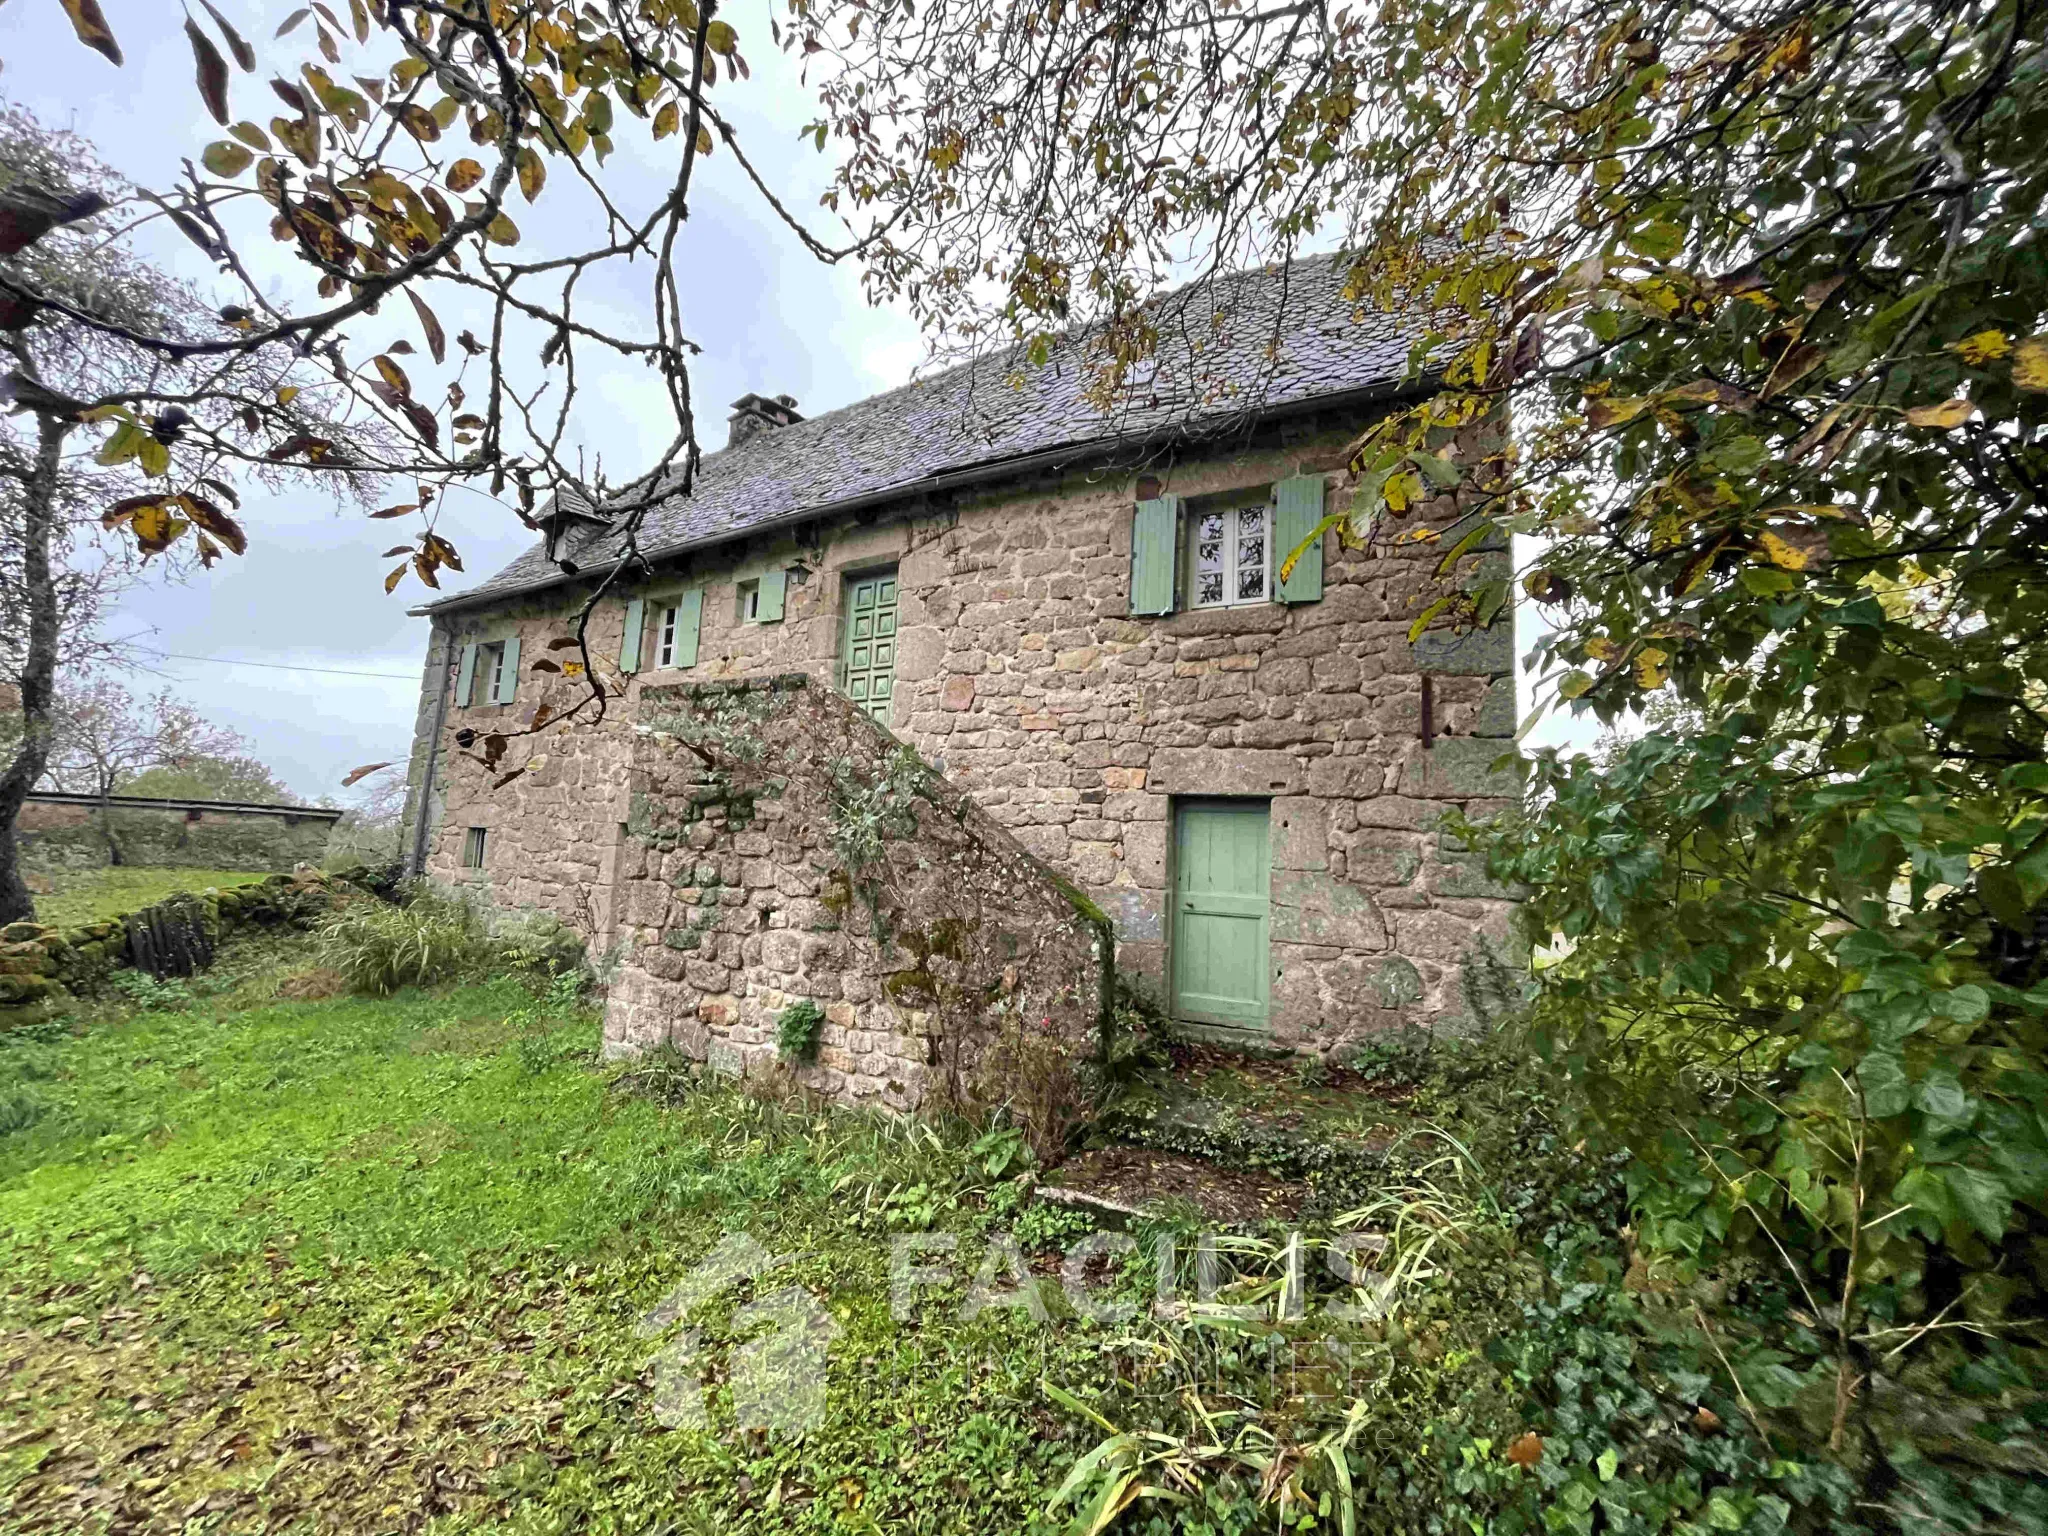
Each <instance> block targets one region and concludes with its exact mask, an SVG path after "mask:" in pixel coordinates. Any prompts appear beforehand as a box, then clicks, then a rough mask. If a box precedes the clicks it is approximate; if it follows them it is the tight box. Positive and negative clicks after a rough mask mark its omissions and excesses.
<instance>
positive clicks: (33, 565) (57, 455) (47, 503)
mask: <svg viewBox="0 0 2048 1536" xmlns="http://www.w3.org/2000/svg"><path fill="white" fill-rule="evenodd" d="M70 431H71V423H70V422H68V421H64V420H61V419H60V418H58V417H56V416H50V415H38V416H37V418H36V462H35V470H34V472H33V473H32V474H31V475H30V477H29V480H28V483H27V485H26V486H25V487H24V490H23V501H24V503H25V505H24V506H23V508H22V543H23V549H22V552H21V569H22V580H23V584H24V585H25V586H26V587H27V589H28V647H27V650H26V652H25V653H24V655H23V658H22V668H21V677H20V679H19V681H20V684H21V744H20V746H19V747H18V748H17V749H16V751H15V754H14V761H13V762H11V763H9V764H8V765H7V769H6V771H5V772H4V773H0V923H13V922H20V921H22V920H24V919H28V918H33V917H34V916H35V915H36V904H35V898H33V897H32V896H30V895H29V893H28V884H27V882H26V881H24V880H23V879H22V877H21V853H20V849H19V847H18V846H17V844H16V842H15V837H14V824H15V822H16V821H18V820H19V819H20V816H21V807H22V804H23V802H25V801H26V800H27V799H28V792H29V791H30V790H31V789H33V788H34V787H35V783H36V780H38V779H40V778H41V777H42V776H43V767H44V765H45V764H46V763H48V761H49V759H50V734H51V728H52V726H53V724H54V719H53V716H54V713H55V711H54V708H53V705H54V702H55V695H56V684H57V583H56V581H55V579H54V578H53V577H52V576H51V574H50V545H51V543H52V541H53V539H54V537H55V533H56V524H57V475H58V472H59V470H60V469H61V467H62V462H63V451H64V439H65V437H66V436H67V435H68V434H69V433H70Z"/></svg>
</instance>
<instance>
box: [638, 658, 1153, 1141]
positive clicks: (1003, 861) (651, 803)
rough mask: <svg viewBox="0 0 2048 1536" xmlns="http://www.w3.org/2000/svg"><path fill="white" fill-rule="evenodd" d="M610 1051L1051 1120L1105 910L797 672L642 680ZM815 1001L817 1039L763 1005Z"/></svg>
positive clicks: (1061, 1109) (1087, 1021) (1089, 1019)
mask: <svg viewBox="0 0 2048 1536" xmlns="http://www.w3.org/2000/svg"><path fill="white" fill-rule="evenodd" d="M640 707H641V734H640V736H639V738H638V741H637V743H636V750H635V752H634V755H633V766H632V770H631V777H630V785H631V794H632V813H631V816H630V819H629V822H628V833H627V843H626V848H625V851H624V853H623V855H622V857H621V859H620V861H619V866H618V870H617V880H618V892H619V894H618V917H619V922H620V924H621V933H622V936H623V964H622V966H621V969H620V972H619V975H618V978H617V980H616V981H615V983H614V984H613V986H612V989H611V994H610V998H609V1001H608V1005H607V1009H606V1014H605V1044H606V1048H607V1050H608V1051H610V1052H612V1053H614V1054H618V1053H637V1052H640V1051H644V1050H647V1049H649V1048H652V1047H655V1046H659V1045H664V1044H666V1045H671V1046H674V1047H676V1048H677V1049H679V1050H681V1051H682V1052H684V1053H685V1054H687V1055H689V1056H691V1057H693V1058H695V1059H697V1060H701V1061H707V1062H708V1063H709V1064H710V1065H711V1066H712V1067H713V1068H714V1069H715V1070H719V1071H722V1072H725V1073H728V1074H732V1075H740V1074H747V1075H756V1076H758V1075H762V1074H765V1073H769V1072H772V1071H775V1070H777V1069H778V1061H779V1060H780V1065H781V1068H782V1069H785V1070H789V1071H791V1072H793V1073H794V1075H795V1076H796V1078H797V1079H798V1080H799V1081H802V1082H804V1083H806V1084H807V1085H809V1086H811V1087H814V1088H816V1089H818V1090H819V1091H821V1092H824V1093H826V1094H829V1095H831V1096H832V1097H835V1098H838V1099H840V1100H843V1101H846V1102H849V1103H856V1104H858V1103H870V1102H872V1103H879V1104H883V1105H886V1106H888V1107H890V1108H893V1109H899V1110H908V1109H914V1108H917V1107H919V1106H920V1105H925V1104H929V1103H932V1102H934V1101H935V1099H936V1100H943V1101H944V1102H946V1103H949V1104H954V1105H960V1106H967V1105H974V1104H987V1103H994V1102H1009V1103H1011V1104H1012V1106H1013V1108H1015V1109H1017V1110H1018V1112H1019V1114H1020V1116H1021V1117H1022V1118H1023V1119H1024V1120H1025V1121H1026V1122H1027V1123H1029V1124H1032V1125H1033V1126H1034V1127H1035V1128H1039V1129H1042V1130H1044V1131H1045V1132H1046V1134H1047V1139H1048V1143H1049V1144H1056V1143H1057V1141H1058V1135H1057V1129H1058V1125H1057V1122H1058V1121H1059V1120H1060V1119H1061V1117H1062V1116H1064V1115H1065V1114H1067V1113H1070V1112H1071V1111H1072V1110H1073V1109H1074V1108H1075V1107H1077V1106H1078V1104H1079V1102H1080V1101H1081V1100H1082V1098H1083V1097H1084V1096H1085V1095H1084V1094H1083V1093H1082V1091H1081V1090H1080V1089H1079V1087H1078V1073H1079V1071H1080V1070H1081V1068H1082V1065H1083V1063H1084V1062H1085V1061H1086V1060H1087V1059H1089V1058H1092V1057H1094V1056H1096V1055H1097V1054H1098V1046H1099V1041H1100V1032H1101V1028H1102V1024H1103V1021H1104V1019H1105V1017H1106V1015H1107V1011H1108V1005H1109V988H1110V974H1111V962H1110V954H1109V951H1110V945H1111V942H1112V941H1111V936H1110V932H1109V924H1108V921H1107V920H1106V919H1105V918H1104V917H1103V916H1102V914H1101V913H1100V912H1099V911H1098V910H1097V909H1096V908H1095V907H1094V905H1093V904H1092V903H1090V902H1089V901H1088V900H1087V898H1086V897H1084V896H1082V895H1081V894H1080V893H1079V892H1078V891H1076V890H1075V889H1073V887H1071V886H1070V885H1068V884H1067V883H1066V882H1064V881H1062V880H1060V879H1058V878H1057V877H1056V876H1054V875H1053V874H1051V872H1050V871H1048V870H1046V869H1045V868H1043V867H1042V866H1041V865H1039V864H1038V863H1037V861H1036V860H1034V859H1033V858H1032V857H1031V856H1030V855H1029V854H1028V853H1026V852H1025V851H1024V849H1023V847H1022V846H1021V845H1019V844H1018V842H1017V841H1016V840H1015V839H1014V838H1012V837H1011V836H1010V835H1009V834H1008V833H1006V832H1004V831H1003V830H1002V829H1001V828H1000V827H999V826H997V825H996V824H995V822H994V821H992V820H991V819H990V818H989V817H988V815H987V814H986V813H985V812H983V811H982V810H981V809H980V808H979V807H978V806H977V805H975V803H974V802H973V801H971V800H969V799H967V798H966V797H965V796H963V795H962V794H961V793H960V792H959V791H958V790H957V789H955V788H954V787H953V786H951V785H948V784H947V783H946V782H945V781H944V780H943V779H941V778H940V777H939V776H938V775H937V774H936V773H934V772H932V770H931V769H930V768H929V766H928V765H926V764H924V763H923V762H921V761H920V760H919V759H918V758H917V756H916V754H915V753H913V752H912V751H910V749H909V748H907V747H906V746H904V745H903V744H902V743H901V742H898V741H897V740H895V739H894V738H893V737H891V736H890V735H889V734H888V733H887V732H885V731H883V730H882V729H880V728H879V727H878V726H876V725H875V723H874V722H873V721H872V720H870V719H869V718H868V717H867V716H866V715H864V714H862V713H860V712H859V711H858V710H857V709H855V708H854V707H853V706H852V705H851V704H849V703H848V702H847V701H846V700H844V699H842V698H840V697H839V696H838V695H837V694H834V693H832V692H831V691H830V690H828V689H823V688H819V687H817V686H815V685H814V684H813V683H812V682H811V680H810V679H809V678H807V677H805V676H804V675H803V674H801V673H798V674H795V675H793V676H785V677H779V678H761V679H755V680H753V681H752V682H743V683H722V684H721V683H704V684H697V685H690V686H686V687H682V688H673V689H665V690H660V691H657V692H650V693H646V694H643V695H642V696H641V700H640ZM804 1000H808V1001H810V1002H811V1003H813V1004H815V1005H816V1006H817V1007H818V1008H819V1009H821V1010H822V1012H823V1023H822V1030H821V1033H820V1036H819V1039H818V1049H817V1053H816V1058H815V1061H814V1062H809V1063H805V1062H803V1061H801V1060H800V1059H799V1060H794V1061H792V1060H787V1059H781V1058H780V1057H779V1053H778V1045H777V1025H778V1019H779V1017H780V1015H781V1014H782V1012H783V1010H784V1009H787V1008H789V1007H791V1006H792V1005H793V1004H797V1003H799V1002H801V1001H804Z"/></svg>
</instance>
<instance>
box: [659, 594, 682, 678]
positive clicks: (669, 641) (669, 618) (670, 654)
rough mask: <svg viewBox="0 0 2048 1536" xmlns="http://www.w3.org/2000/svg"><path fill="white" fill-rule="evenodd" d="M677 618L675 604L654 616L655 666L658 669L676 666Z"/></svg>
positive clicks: (662, 609) (660, 610)
mask: <svg viewBox="0 0 2048 1536" xmlns="http://www.w3.org/2000/svg"><path fill="white" fill-rule="evenodd" d="M676 616H677V609H676V605H675V604H674V603H670V604H669V605H668V606H667V607H665V608H661V609H658V610H657V611H656V612H655V615H654V624H655V630H654V664H655V665H656V666H657V667H672V666H674V665H675V664H676Z"/></svg>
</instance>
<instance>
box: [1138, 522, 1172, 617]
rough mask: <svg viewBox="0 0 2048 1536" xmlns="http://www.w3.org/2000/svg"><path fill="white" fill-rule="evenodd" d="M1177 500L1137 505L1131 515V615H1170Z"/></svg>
mask: <svg viewBox="0 0 2048 1536" xmlns="http://www.w3.org/2000/svg"><path fill="white" fill-rule="evenodd" d="M1179 535H1180V498H1179V497H1178V496H1159V497H1155V498H1154V499H1153V500H1151V501H1141V502H1139V503H1138V505H1137V509H1136V510H1135V511H1134V512H1133V513H1132V514H1131V612H1132V613H1134V614H1148V613H1150V614H1158V613H1171V612H1173V587H1174V581H1173V574H1174V573H1173V564H1174V554H1175V551H1176V549H1177V547H1178V545H1179V542H1180V538H1179Z"/></svg>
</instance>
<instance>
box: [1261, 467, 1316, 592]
mask: <svg viewBox="0 0 2048 1536" xmlns="http://www.w3.org/2000/svg"><path fill="white" fill-rule="evenodd" d="M1273 501H1274V512H1273V575H1274V576H1275V578H1278V576H1279V575H1280V568H1281V567H1282V566H1283V565H1285V564H1286V563H1287V557H1288V556H1289V555H1291V554H1293V553H1294V551H1295V550H1296V549H1298V548H1300V546H1301V542H1302V540H1304V539H1306V538H1308V537H1309V536H1310V535H1311V534H1316V528H1317V527H1318V525H1320V524H1321V522H1322V520H1323V477H1322V476H1321V475H1296V476H1295V477H1294V478H1293V479H1291V480H1282V481H1281V482H1280V483H1279V484H1278V485H1276V486H1274V487H1273ZM1275 595H1276V596H1278V597H1279V599H1280V601H1281V602H1283V603H1313V602H1315V601H1316V600H1317V599H1319V598H1320V597H1321V596H1322V595H1323V540H1322V536H1321V535H1320V534H1316V541H1315V542H1314V543H1313V544H1311V545H1309V547H1308V548H1307V549H1304V550H1302V551H1301V558H1300V559H1299V560H1297V561H1295V562H1294V570H1293V572H1292V573H1291V574H1289V576H1288V577H1287V579H1286V580H1285V581H1280V582H1278V584H1277V590H1276V594H1275Z"/></svg>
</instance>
